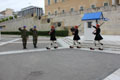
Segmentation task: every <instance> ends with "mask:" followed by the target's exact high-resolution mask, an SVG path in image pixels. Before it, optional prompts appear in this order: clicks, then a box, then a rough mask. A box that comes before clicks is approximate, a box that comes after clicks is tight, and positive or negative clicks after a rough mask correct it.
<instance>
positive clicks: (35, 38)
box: [31, 29, 38, 48]
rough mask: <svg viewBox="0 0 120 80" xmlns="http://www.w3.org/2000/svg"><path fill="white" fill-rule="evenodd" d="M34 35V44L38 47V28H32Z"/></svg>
mask: <svg viewBox="0 0 120 80" xmlns="http://www.w3.org/2000/svg"><path fill="white" fill-rule="evenodd" d="M31 32H32V35H33V45H34V48H37V40H38V31H37V30H36V29H31Z"/></svg>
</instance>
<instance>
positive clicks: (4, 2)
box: [0, 0, 44, 11]
mask: <svg viewBox="0 0 120 80" xmlns="http://www.w3.org/2000/svg"><path fill="white" fill-rule="evenodd" d="M31 5H32V6H38V7H41V8H43V9H44V0H0V11H3V10H5V9H6V8H11V9H14V11H20V10H21V9H22V8H25V7H28V6H31Z"/></svg>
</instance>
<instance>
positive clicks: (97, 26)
mask: <svg viewBox="0 0 120 80" xmlns="http://www.w3.org/2000/svg"><path fill="white" fill-rule="evenodd" d="M93 27H94V28H95V31H94V32H93V34H94V35H95V38H94V41H95V42H94V43H95V46H96V42H98V44H99V45H100V48H99V50H103V43H101V42H100V41H101V40H102V39H103V37H102V36H101V34H100V32H101V29H100V25H99V24H96V26H93Z"/></svg>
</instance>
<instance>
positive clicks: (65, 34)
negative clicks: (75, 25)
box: [2, 30, 68, 37]
mask: <svg viewBox="0 0 120 80" xmlns="http://www.w3.org/2000/svg"><path fill="white" fill-rule="evenodd" d="M48 33H49V31H38V35H39V36H49V34H48ZM2 34H7V35H20V34H21V33H20V32H2ZM29 34H30V35H31V32H29ZM56 36H61V37H65V36H68V31H67V30H61V31H56Z"/></svg>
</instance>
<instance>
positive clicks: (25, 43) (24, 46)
mask: <svg viewBox="0 0 120 80" xmlns="http://www.w3.org/2000/svg"><path fill="white" fill-rule="evenodd" d="M22 41H23V48H24V49H26V45H27V40H26V39H25V38H23V40H22Z"/></svg>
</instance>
